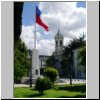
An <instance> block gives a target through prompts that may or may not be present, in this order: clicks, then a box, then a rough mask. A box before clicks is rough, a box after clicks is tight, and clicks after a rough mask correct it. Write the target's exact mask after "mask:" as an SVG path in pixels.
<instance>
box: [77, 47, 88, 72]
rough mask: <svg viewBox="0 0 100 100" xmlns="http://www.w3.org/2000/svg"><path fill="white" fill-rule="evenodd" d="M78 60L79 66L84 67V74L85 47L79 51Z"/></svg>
mask: <svg viewBox="0 0 100 100" xmlns="http://www.w3.org/2000/svg"><path fill="white" fill-rule="evenodd" d="M78 58H79V65H82V66H83V67H84V72H85V71H86V47H85V46H84V47H83V48H81V49H80V50H79V53H78Z"/></svg>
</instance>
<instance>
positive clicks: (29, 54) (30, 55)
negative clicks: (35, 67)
mask: <svg viewBox="0 0 100 100" xmlns="http://www.w3.org/2000/svg"><path fill="white" fill-rule="evenodd" d="M28 52H29V53H28V58H29V59H30V62H31V66H30V67H31V68H30V75H29V78H30V87H32V50H30V49H29V50H28Z"/></svg>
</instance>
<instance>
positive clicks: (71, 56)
mask: <svg viewBox="0 0 100 100" xmlns="http://www.w3.org/2000/svg"><path fill="white" fill-rule="evenodd" d="M70 58H71V59H70V60H71V62H70V85H72V66H73V51H71V53H70Z"/></svg>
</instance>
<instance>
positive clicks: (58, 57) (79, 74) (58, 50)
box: [39, 30, 86, 78]
mask: <svg viewBox="0 0 100 100" xmlns="http://www.w3.org/2000/svg"><path fill="white" fill-rule="evenodd" d="M63 42H64V37H63V35H62V34H61V33H60V30H58V32H57V34H56V35H55V51H54V52H53V54H52V55H53V57H54V58H55V66H56V67H57V69H58V71H59V76H63V70H62V68H61V66H62V65H61V61H62V59H63V56H62V53H63V52H62V51H63V50H64V44H63ZM77 53H78V49H77V50H74V51H73V55H74V57H73V66H72V72H73V78H86V74H85V73H84V72H83V70H82V69H81V68H80V67H77V66H78V55H77ZM49 57H50V56H47V55H39V67H40V75H41V74H42V71H43V70H42V69H43V68H45V67H46V60H47V59H48V58H49Z"/></svg>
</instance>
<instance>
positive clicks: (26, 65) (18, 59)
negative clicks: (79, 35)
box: [14, 39, 30, 82]
mask: <svg viewBox="0 0 100 100" xmlns="http://www.w3.org/2000/svg"><path fill="white" fill-rule="evenodd" d="M27 55H28V51H27V48H26V46H25V44H24V43H23V42H22V41H21V39H19V40H18V42H17V44H16V48H15V51H14V81H15V82H18V81H19V82H20V80H21V78H22V77H23V76H27V75H28V73H29V69H30V61H29V59H27Z"/></svg>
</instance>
